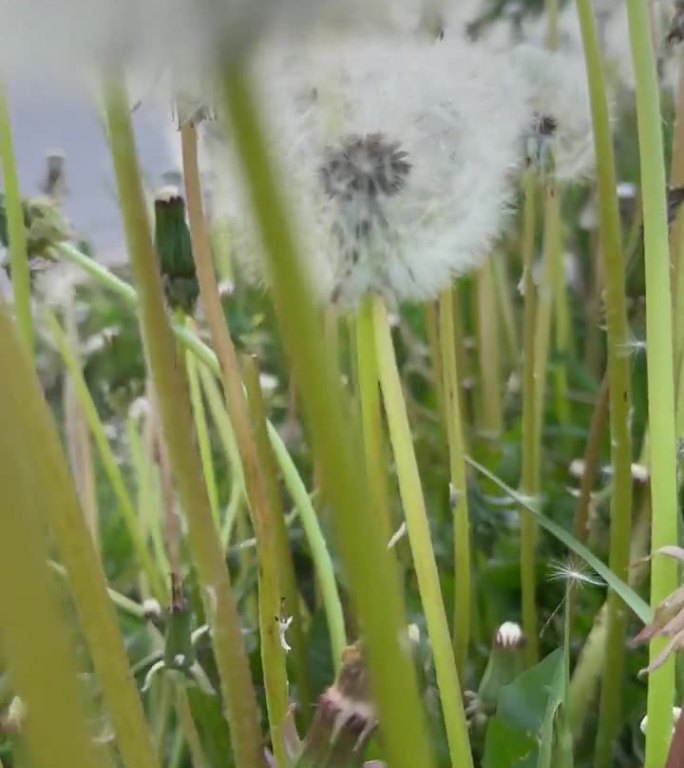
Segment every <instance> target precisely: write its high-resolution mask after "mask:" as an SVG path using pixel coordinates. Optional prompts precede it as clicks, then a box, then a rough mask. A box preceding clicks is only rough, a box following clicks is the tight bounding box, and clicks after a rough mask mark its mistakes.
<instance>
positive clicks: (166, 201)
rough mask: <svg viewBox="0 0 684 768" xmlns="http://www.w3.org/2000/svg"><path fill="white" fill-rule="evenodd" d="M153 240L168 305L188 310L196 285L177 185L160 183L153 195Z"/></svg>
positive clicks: (190, 308) (195, 292)
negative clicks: (161, 185)
mask: <svg viewBox="0 0 684 768" xmlns="http://www.w3.org/2000/svg"><path fill="white" fill-rule="evenodd" d="M154 225H155V232H154V242H155V246H156V248H157V254H158V255H159V265H160V268H161V272H162V278H163V281H164V292H165V294H166V300H167V301H168V303H169V306H170V307H171V309H173V310H176V309H178V310H181V311H182V312H184V313H185V314H192V312H193V310H194V308H195V304H196V302H197V298H198V297H199V286H198V284H197V277H196V275H195V262H194V261H193V258H192V245H191V242H190V231H189V229H188V225H187V223H186V221H185V202H184V200H183V198H182V197H181V195H180V192H179V191H178V189H177V187H172V186H168V187H162V188H161V189H160V190H159V191H158V192H157V194H156V195H155V199H154Z"/></svg>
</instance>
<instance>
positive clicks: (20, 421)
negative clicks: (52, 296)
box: [0, 307, 154, 768]
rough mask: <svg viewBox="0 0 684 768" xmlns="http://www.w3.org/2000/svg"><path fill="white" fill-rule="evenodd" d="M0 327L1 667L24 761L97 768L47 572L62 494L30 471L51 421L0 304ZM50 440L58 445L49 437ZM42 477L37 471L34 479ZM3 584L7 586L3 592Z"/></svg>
mask: <svg viewBox="0 0 684 768" xmlns="http://www.w3.org/2000/svg"><path fill="white" fill-rule="evenodd" d="M0 328H1V329H2V330H1V332H0V361H2V370H3V371H4V375H3V376H2V377H0V413H1V416H0V418H1V419H2V424H3V429H2V430H0V466H1V467H2V509H1V511H0V581H1V582H2V584H4V585H6V587H5V588H4V589H2V590H0V616H1V617H2V619H1V620H2V628H3V629H2V634H3V639H2V656H3V665H4V663H6V664H7V668H8V669H9V670H11V675H12V683H13V686H15V687H16V689H17V690H19V691H21V696H22V700H23V702H24V703H25V704H26V705H27V707H29V709H30V712H31V727H30V728H27V729H26V732H25V734H23V736H24V738H25V741H26V747H27V751H28V755H29V756H30V762H31V764H32V765H72V766H76V765H78V766H82V767H83V768H96V766H97V768H102V766H103V765H104V762H105V761H104V760H101V759H100V760H98V758H97V755H96V751H95V749H94V747H93V744H92V742H91V741H90V739H89V738H88V735H87V734H88V726H87V722H86V712H85V709H84V706H83V699H82V696H81V695H80V693H81V692H80V690H79V686H78V683H77V666H76V655H75V650H74V648H73V647H72V645H71V643H70V638H71V637H72V632H73V628H71V627H67V624H66V621H65V615H64V611H63V606H61V605H60V604H59V600H58V597H57V593H56V592H55V590H54V585H53V584H52V583H51V581H52V580H51V578H50V574H49V573H48V541H47V538H46V536H45V522H46V520H47V519H49V517H50V515H51V514H52V509H51V507H52V506H53V505H56V504H57V502H58V501H61V500H62V499H60V498H59V497H58V496H57V494H56V493H55V491H56V490H66V489H65V488H58V489H56V488H55V486H54V485H50V486H47V485H39V484H38V483H37V482H36V475H35V473H34V471H33V470H34V468H39V467H40V465H41V464H43V463H44V461H45V460H46V458H49V459H52V458H53V455H50V456H47V455H46V454H52V451H48V450H47V446H46V445H45V444H44V442H43V440H44V431H45V428H46V427H52V424H51V423H50V421H49V420H50V416H49V413H48V410H47V407H46V406H45V404H44V403H41V402H40V401H41V395H40V393H39V391H38V386H37V383H36V382H35V374H34V372H33V371H32V370H31V369H30V366H29V364H28V360H27V357H26V352H25V349H22V346H23V342H22V341H21V340H20V338H19V337H18V335H17V333H16V330H15V328H14V327H13V325H12V323H11V321H10V320H9V318H8V317H7V315H6V314H5V311H4V310H3V309H2V308H1V307H0ZM27 385H28V386H27ZM27 395H29V397H27ZM18 435H20V436H21V439H20V440H17V436H18ZM52 442H53V447H57V438H56V435H54V434H53V435H52ZM56 452H57V453H59V449H58V447H57V451H56ZM60 458H62V464H64V461H63V457H60ZM45 474H46V473H45V472H44V471H41V475H43V477H42V478H41V479H45V478H44V475H45ZM50 479H52V480H54V478H50ZM10 584H11V585H12V586H11V589H9V588H7V585H10ZM47 637H49V648H47V647H46V638H47ZM22 741H23V739H22ZM138 764H140V765H142V764H143V763H142V762H140V763H138ZM133 765H134V763H131V764H129V768H132V766H133ZM152 765H154V761H153V762H152Z"/></svg>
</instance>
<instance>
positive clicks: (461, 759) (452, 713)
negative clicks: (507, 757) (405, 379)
mask: <svg viewBox="0 0 684 768" xmlns="http://www.w3.org/2000/svg"><path fill="white" fill-rule="evenodd" d="M446 294H449V297H450V296H451V291H449V290H447V291H446V292H445V294H443V295H442V299H443V306H442V307H441V308H440V321H441V320H442V317H444V318H445V320H446V322H445V323H444V322H441V323H440V325H442V326H451V327H452V329H453V326H452V325H451V324H452V322H453V312H452V305H451V301H450V300H449V299H444V296H445V295H446ZM373 324H374V330H375V342H376V344H377V354H378V370H379V373H380V385H381V388H382V396H383V401H384V403H385V412H386V414H387V423H388V425H389V434H390V442H391V444H392V450H393V452H394V462H395V464H396V468H397V479H398V481H399V493H400V495H401V500H402V504H403V507H404V514H405V516H406V527H407V529H408V536H409V541H410V544H411V554H412V556H413V566H414V568H415V571H416V578H417V580H418V591H419V592H420V598H421V603H422V606H423V611H424V613H425V621H426V624H427V631H428V635H429V636H430V642H431V643H432V653H433V657H434V661H435V671H436V675H437V687H438V690H439V696H440V700H441V702H442V713H443V716H444V724H445V727H446V733H447V741H448V742H449V751H450V754H451V765H452V768H456V767H457V766H472V765H473V762H472V755H471V752H470V743H469V739H468V728H467V725H466V719H465V713H464V711H463V698H462V693H461V685H460V683H459V678H458V671H457V668H456V660H455V658H454V650H453V647H452V644H451V637H450V635H449V625H448V623H447V617H446V611H445V609H444V600H443V598H442V591H441V588H440V584H439V572H438V570H437V562H436V560H435V553H434V550H433V548H432V541H431V539H430V525H429V522H428V517H427V510H426V508H425V499H424V498H423V490H422V487H421V482H420V474H419V472H418V463H417V461H416V454H415V452H414V448H413V436H412V434H411V426H410V424H409V420H408V414H407V412H406V403H405V402H404V395H403V393H402V389H401V380H400V378H399V371H398V369H397V363H396V359H395V356H394V348H393V346H392V336H391V334H390V330H389V323H388V320H387V310H386V309H385V306H384V304H383V303H382V299H381V298H380V297H377V296H374V297H373ZM441 332H442V336H443V341H444V343H448V342H449V341H453V336H451V338H450V337H449V332H448V331H446V330H445V328H441ZM444 335H446V341H445V340H444ZM453 351H454V346H453V344H451V345H450V351H449V350H447V355H446V359H445V360H444V363H445V365H444V368H445V379H446V377H448V376H449V373H448V371H451V372H452V379H451V380H450V381H449V388H448V389H447V387H445V394H446V399H445V401H446V404H447V411H449V410H450V409H451V414H452V418H451V419H449V424H450V429H449V431H450V435H451V440H450V441H449V442H450V448H451V447H452V446H453V449H452V451H453V453H452V455H453V456H454V457H455V458H454V459H453V462H454V466H455V469H456V473H455V475H454V477H453V480H452V482H454V481H455V482H457V483H460V484H461V486H462V488H465V468H464V466H463V460H462V455H463V454H462V450H461V453H460V455H461V461H460V462H458V461H457V459H458V456H459V453H458V449H459V445H460V447H461V449H462V438H461V439H460V443H459V437H458V432H457V430H459V428H460V426H461V425H460V421H458V419H457V416H458V410H457V406H454V403H456V402H457V401H458V393H457V388H454V386H453V378H455V376H456V367H455V361H454V359H453V357H454V355H453ZM450 358H451V359H450ZM443 359H444V358H443ZM447 363H448V364H447ZM462 488H458V487H457V489H456V492H457V494H460V495H459V497H458V500H457V504H458V506H457V508H456V514H459V513H461V512H462V515H461V519H462V520H463V522H461V520H457V521H456V522H455V525H454V528H455V530H456V536H457V537H458V541H457V543H456V547H457V555H458V557H459V560H458V561H457V565H456V568H457V576H458V577H460V582H461V584H463V583H465V584H466V585H467V586H468V593H467V595H464V594H462V593H461V594H459V598H460V600H461V601H462V602H461V604H460V605H459V608H460V609H461V610H462V611H463V613H461V614H459V615H458V617H457V620H458V621H457V624H458V625H459V629H458V633H457V640H458V650H459V652H460V654H461V660H462V661H463V662H464V661H465V655H466V653H467V649H468V643H467V639H468V632H467V629H466V630H465V631H464V627H466V628H468V623H469V619H470V589H469V586H470V585H469V576H470V552H469V543H468V542H469V535H470V531H469V529H468V514H467V507H466V508H465V511H463V510H462V508H461V507H462V504H463V503H464V501H465V493H464V490H462ZM464 551H465V554H464ZM464 591H465V590H464ZM459 592H461V590H459Z"/></svg>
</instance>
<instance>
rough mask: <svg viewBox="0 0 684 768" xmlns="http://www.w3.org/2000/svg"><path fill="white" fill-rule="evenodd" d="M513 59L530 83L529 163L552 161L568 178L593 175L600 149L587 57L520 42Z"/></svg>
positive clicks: (556, 171) (556, 172) (562, 177)
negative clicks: (595, 136) (596, 140)
mask: <svg viewBox="0 0 684 768" xmlns="http://www.w3.org/2000/svg"><path fill="white" fill-rule="evenodd" d="M513 61H514V63H515V66H516V67H518V68H519V70H520V72H521V73H522V75H523V77H524V78H525V79H526V80H527V82H528V85H529V98H530V102H529V107H530V112H531V115H532V119H531V124H530V129H529V133H528V141H527V156H528V162H530V163H534V164H535V165H538V166H540V167H541V168H548V167H549V166H550V167H551V168H552V170H553V175H554V176H555V178H556V179H558V180H559V181H563V182H570V181H578V180H581V179H583V178H585V177H586V176H589V175H590V174H591V173H592V172H593V170H594V164H595V153H594V139H593V133H592V123H591V105H590V102H589V91H588V86H587V75H586V70H585V65H584V60H583V59H582V58H581V57H580V56H577V55H572V54H569V53H564V52H557V51H548V50H545V49H543V48H536V47H534V46H531V45H520V46H517V47H516V48H515V49H514V50H513Z"/></svg>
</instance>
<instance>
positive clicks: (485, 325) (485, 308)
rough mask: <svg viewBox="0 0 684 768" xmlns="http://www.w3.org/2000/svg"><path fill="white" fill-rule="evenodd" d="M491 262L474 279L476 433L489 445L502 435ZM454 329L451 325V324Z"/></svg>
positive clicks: (497, 336)
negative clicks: (478, 416) (478, 406)
mask: <svg viewBox="0 0 684 768" xmlns="http://www.w3.org/2000/svg"><path fill="white" fill-rule="evenodd" d="M492 262H493V259H492V258H491V257H490V258H488V259H486V261H485V262H484V264H483V265H482V266H481V267H480V269H479V271H478V273H477V275H476V281H477V348H478V360H479V364H480V378H479V381H480V390H481V397H482V409H481V412H482V417H481V419H480V423H479V424H478V429H479V430H480V432H481V433H482V434H483V435H485V436H486V437H487V439H488V441H490V443H492V444H496V443H498V441H499V439H500V437H501V433H502V431H503V406H502V403H501V360H500V357H499V350H500V347H501V344H500V339H499V307H498V306H497V300H496V289H495V285H494V268H493V266H492ZM452 327H453V323H452Z"/></svg>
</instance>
